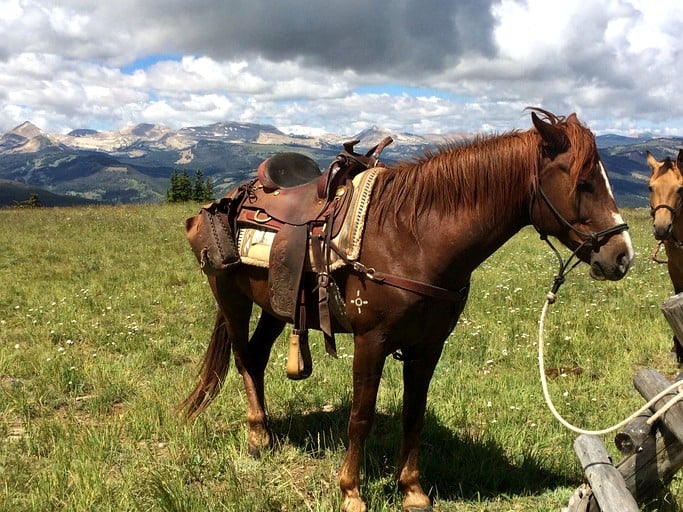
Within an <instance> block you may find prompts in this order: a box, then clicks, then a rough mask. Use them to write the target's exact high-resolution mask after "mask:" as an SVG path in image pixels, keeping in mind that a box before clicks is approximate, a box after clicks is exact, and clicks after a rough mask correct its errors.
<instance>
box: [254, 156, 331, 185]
mask: <svg viewBox="0 0 683 512" xmlns="http://www.w3.org/2000/svg"><path fill="white" fill-rule="evenodd" d="M257 175H258V179H259V181H260V182H261V184H262V185H263V186H264V188H268V189H271V190H276V189H278V188H294V187H298V186H299V185H303V184H304V183H309V182H311V181H314V180H317V179H320V176H321V175H322V173H321V172H320V169H319V168H318V164H316V163H315V160H313V159H312V158H310V157H308V156H306V155H303V154H301V153H291V152H288V153H278V154H276V155H273V156H271V157H270V158H267V159H265V160H264V161H263V163H262V164H261V165H259V167H258V170H257Z"/></svg>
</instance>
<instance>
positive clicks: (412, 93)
mask: <svg viewBox="0 0 683 512" xmlns="http://www.w3.org/2000/svg"><path fill="white" fill-rule="evenodd" d="M89 4H90V3H89ZM0 29H1V30H2V32H3V34H4V37H3V41H2V42H0V98H1V99H2V101H3V107H2V108H1V109H0V130H3V131H4V130H7V129H10V128H12V127H13V126H16V125H17V124H19V123H21V122H23V121H24V120H27V119H28V120H31V121H33V122H34V123H36V124H38V125H40V126H41V127H42V128H44V129H49V130H56V131H68V130H70V129H73V128H78V127H93V128H97V129H108V128H118V127H120V126H121V125H123V124H130V123H138V122H152V123H159V124H165V125H168V126H171V127H180V126H190V125H199V124H204V123H210V122H216V121H224V120H239V121H251V122H263V123H270V124H274V125H276V126H278V127H280V128H282V129H284V130H286V131H287V130H292V131H308V132H321V131H330V132H335V133H354V132H355V131H358V130H359V129H363V128H366V127H367V126H369V125H372V124H375V125H379V126H383V127H386V128H388V129H391V130H396V131H411V132H416V133H428V132H429V133H445V132H450V131H482V130H483V131H490V130H496V131H501V130H507V129H510V128H513V127H520V128H524V127H527V126H528V125H529V121H528V114H525V113H524V112H523V109H524V107H525V106H527V105H538V106H542V107H544V108H547V109H549V110H551V111H555V112H557V113H560V114H568V113H570V112H577V113H578V114H579V116H580V118H581V119H582V120H583V121H585V122H586V123H588V124H589V125H590V126H591V127H592V128H593V129H594V130H596V131H598V132H606V131H615V132H623V133H627V132H630V131H638V130H641V131H642V130H650V131H660V132H661V133H675V132H678V133H683V104H681V103H680V102H678V101H677V98H679V97H681V96H682V93H683V90H682V89H683V86H682V85H680V83H681V81H680V80H677V79H676V69H677V64H678V62H680V57H681V49H682V47H683V43H682V42H681V39H680V37H679V34H680V33H682V32H683V5H680V2H679V0H661V1H658V2H651V1H649V0H596V1H594V2H582V1H581V0H567V1H565V2H562V3H557V2H547V1H545V0H524V1H522V0H486V1H481V0H467V1H458V2H453V1H452V0H379V1H377V2H373V3H372V4H371V5H369V4H368V3H367V2H360V1H358V0H343V1H342V0H330V1H328V2H324V3H320V2H317V1H315V0H292V1H289V2H274V1H266V0H228V1H217V0H198V1H196V2H193V3H191V4H188V3H187V2H180V1H179V0H150V1H147V2H137V1H134V0H120V1H118V2H115V3H112V2H98V3H96V4H94V5H93V4H90V5H85V4H84V3H83V2H82V1H81V0H62V1H61V2H59V5H55V4H54V2H49V1H47V0H35V1H32V2H26V1H24V0H0Z"/></svg>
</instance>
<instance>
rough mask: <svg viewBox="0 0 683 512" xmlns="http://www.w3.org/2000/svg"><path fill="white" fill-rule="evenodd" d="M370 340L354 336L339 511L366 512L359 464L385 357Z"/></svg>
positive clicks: (373, 410)
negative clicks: (351, 379) (350, 393)
mask: <svg viewBox="0 0 683 512" xmlns="http://www.w3.org/2000/svg"><path fill="white" fill-rule="evenodd" d="M372 338H374V337H372V336H356V337H355V339H354V356H353V403H352V406H351V415H350V417H349V425H348V436H349V446H348V448H347V450H346V457H345V458H344V463H343V464H342V467H341V471H340V473H339V487H340V488H341V491H342V498H343V501H342V511H344V512H366V511H367V507H366V506H365V503H364V502H363V500H362V498H361V496H360V461H361V456H362V453H363V445H364V443H365V440H366V439H367V437H368V434H369V433H370V428H371V427H372V422H373V419H374V416H375V405H376V403H377V390H378V389H379V383H380V379H381V378H382V370H383V369H384V361H385V354H384V353H383V351H382V350H381V343H380V342H378V341H377V340H375V339H372Z"/></svg>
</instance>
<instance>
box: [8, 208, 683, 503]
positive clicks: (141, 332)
mask: <svg viewBox="0 0 683 512" xmlns="http://www.w3.org/2000/svg"><path fill="white" fill-rule="evenodd" d="M195 210H196V207H194V206H188V205H164V206H127V207H89V208H65V209H36V210H21V211H19V210H0V248H1V249H2V250H0V511H13V512H14V511H46V510H69V511H90V510H98V511H117V512H119V511H128V510H131V511H157V510H162V511H194V510H212V511H214V510H215V511H238V510H239V511H258V512H262V511H283V510H284V511H294V510H296V511H300V510H302V511H316V512H319V511H336V510H338V509H339V506H340V495H339V491H338V485H337V471H338V469H339V467H340V465H341V462H342V460H343V456H344V449H345V443H346V435H345V428H346V420H347V416H348V412H349V404H350V401H351V387H350V382H351V359H352V343H351V339H350V338H349V337H347V336H338V340H337V341H338V346H339V353H340V356H341V357H340V358H339V359H338V360H333V359H331V358H329V357H327V356H325V354H324V346H323V343H322V341H321V339H320V338H319V337H318V336H316V335H314V336H313V345H312V350H313V354H314V365H315V366H314V373H313V375H312V376H311V377H310V378H309V379H308V380H306V381H303V382H293V381H289V380H287V379H286V378H285V371H284V363H285V357H286V352H287V340H286V338H285V337H283V338H281V339H280V340H279V341H278V342H277V344H276V346H275V349H274V351H273V356H272V358H271V364H270V365H269V368H268V370H267V372H268V375H267V390H266V392H267V399H268V405H269V413H270V417H271V423H272V428H273V430H274V434H275V447H274V449H273V450H272V451H271V452H269V453H266V454H265V455H264V456H263V457H262V458H261V459H260V460H253V459H251V458H250V457H249V455H248V453H247V450H246V425H245V404H244V393H243V391H242V386H241V381H240V379H239V376H238V375H237V373H236V371H235V370H234V367H233V368H231V371H230V372H229V374H228V377H227V380H226V382H225V386H224V390H223V392H222V393H221V395H220V396H219V398H218V399H217V400H216V401H215V402H214V404H213V405H212V406H211V407H210V408H209V409H208V411H207V412H206V413H205V414H204V415H202V416H201V417H200V418H199V419H198V420H197V421H196V422H195V423H194V424H191V425H184V424H182V423H181V422H180V421H179V419H178V417H177V416H176V414H175V412H174V408H175V406H176V405H177V403H178V402H179V401H180V400H181V399H182V398H183V397H184V396H185V395H186V394H187V393H188V392H189V391H190V390H191V388H192V387H193V386H194V383H195V377H196V373H197V369H198V367H199V364H200V362H201V358H202V356H203V353H204V349H205V347H206V343H207V340H208V336H209V334H210V329H211V327H212V325H213V312H214V303H213V300H212V297H211V295H210V292H209V290H208V287H207V286H206V283H205V279H204V277H203V276H202V274H201V272H200V271H199V270H198V267H197V264H196V262H195V260H194V258H193V256H192V254H191V251H190V249H189V246H188V245H187V242H186V241H185V237H184V228H183V226H184V219H185V217H187V216H189V215H192V214H194V213H195ZM624 216H625V217H626V220H627V222H629V224H630V226H631V234H632V237H633V240H634V245H635V247H636V250H637V252H638V259H637V262H636V266H635V268H634V269H633V271H632V272H631V273H630V275H629V276H628V277H627V278H625V279H624V280H622V281H620V282H617V283H597V282H595V281H592V280H591V279H589V277H588V276H587V268H586V266H585V265H584V266H580V267H578V268H577V269H576V270H575V271H574V272H573V273H572V274H571V276H570V278H569V280H568V282H567V284H565V285H564V287H563V288H562V289H561V290H560V294H559V299H558V301H557V303H556V304H555V305H553V306H552V308H551V310H550V313H549V316H548V318H547V320H546V341H547V348H546V353H547V356H546V366H547V367H550V368H574V367H579V368H581V369H582V370H583V371H582V373H580V374H578V372H568V373H567V376H566V377H560V378H557V379H554V380H551V383H550V386H551V393H552V395H553V398H554V400H555V403H556V406H557V408H558V409H559V410H560V412H561V413H562V414H563V415H565V417H566V418H567V419H569V420H570V421H573V422H574V423H576V424H577V425H578V426H581V427H586V428H603V427H605V426H607V425H610V424H612V423H615V422H617V421H619V420H621V419H622V418H624V417H625V416H627V415H628V414H630V413H631V412H632V411H633V410H635V409H636V408H637V407H638V406H640V405H642V402H643V401H642V399H641V398H640V396H639V395H638V393H637V392H636V391H635V390H634V389H633V386H632V384H631V378H632V376H633V374H634V373H635V372H636V371H637V370H638V369H639V368H642V367H652V368H656V369H658V370H659V371H661V372H662V373H664V374H665V375H667V376H669V377H671V376H673V375H675V374H676V373H677V372H678V368H677V366H676V365H675V363H674V361H673V359H672V358H671V356H670V353H669V350H670V345H671V332H670V328H669V327H668V324H667V323H666V320H665V319H664V317H663V315H662V314H661V312H660V310H659V305H660V304H661V303H662V302H663V301H664V300H666V298H668V297H669V295H670V294H671V291H670V290H671V288H670V284H669V281H668V276H667V274H666V268H665V266H664V265H657V264H655V263H653V262H651V261H650V259H649V255H650V250H651V248H652V244H653V240H652V237H651V234H650V219H649V216H648V214H647V211H645V210H626V211H625V212H624ZM565 254H566V252H565ZM555 270H556V263H555V261H554V259H553V256H552V253H551V252H550V251H549V249H548V248H547V247H546V245H545V244H543V243H542V242H541V241H540V240H538V237H537V235H536V234H535V232H534V231H533V229H525V230H524V231H522V232H521V233H520V234H519V235H518V236H516V237H515V238H513V239H512V240H511V241H510V242H509V243H508V244H506V245H505V246H504V247H503V248H502V249H501V250H500V251H499V252H498V253H496V254H495V255H494V257H492V258H491V259H490V260H489V261H487V262H486V263H485V264H484V265H482V266H481V267H480V269H479V270H478V271H477V272H476V273H475V275H474V280H473V283H472V291H471V295H470V300H469V303H468V305H467V308H466V310H465V312H464V314H463V316H462V318H461V320H460V322H459V325H458V326H457V328H456V330H455V331H454V333H453V334H452V335H451V337H450V338H449V340H448V344H447V346H446V348H445V350H444V355H443V357H442V359H441V361H440V363H439V366H438V367H437V371H436V374H435V377H434V380H433V382H432V387H431V391H430V399H429V408H428V414H427V419H426V426H425V432H424V434H423V437H422V441H423V449H422V459H421V468H422V481H423V484H424V485H425V488H426V489H429V492H430V494H431V495H432V497H433V498H434V500H435V509H436V510H437V511H456V512H470V511H522V510H524V511H548V510H559V509H560V508H561V507H563V506H566V504H567V501H568V499H569V496H570V495H571V494H572V493H573V491H574V489H575V488H576V487H577V486H578V485H579V484H580V483H581V482H582V480H583V477H582V471H581V468H580V466H579V463H578V460H577V459H576V457H575V455H574V453H573V449H572V443H573V441H574V438H575V435H574V434H572V433H571V432H569V431H567V430H566V429H565V428H564V427H562V426H561V425H560V424H559V423H558V422H557V421H556V420H555V419H554V418H553V417H552V416H551V414H550V412H549V411H548V409H547V407H546V406H545V404H544V401H543V397H542V393H541V389H540V385H539V379H538V369H537V363H536V353H537V341H538V340H537V325H538V319H539V314H540V310H541V307H542V305H543V301H544V299H545V294H546V292H547V290H548V289H549V288H550V286H551V284H552V277H553V274H554V272H555ZM427 328H428V327H427ZM401 393H402V384H401V363H399V362H397V361H394V360H393V359H391V360H389V361H388V362H387V365H386V369H385V374H384V377H383V382H382V386H381V388H380V395H379V400H378V411H377V418H376V422H375V425H374V427H373V433H372V435H371V437H370V439H369V441H368V443H367V446H366V450H365V455H364V460H363V466H362V469H363V475H364V481H363V487H362V493H363V496H364V497H365V499H366V500H367V502H368V504H369V507H370V510H372V511H375V512H376V511H389V510H392V511H395V510H400V507H401V498H400V496H399V494H398V492H397V490H396V485H395V482H394V478H393V473H394V470H395V458H396V455H397V454H396V447H397V445H398V443H399V440H400V407H401ZM604 440H605V443H606V445H607V447H608V449H609V450H610V453H611V454H612V456H613V458H614V460H617V461H618V460H620V458H621V455H620V454H619V453H618V452H617V451H616V449H615V448H614V446H613V443H612V438H611V437H610V436H607V437H606V438H605V439H604ZM682 492H683V490H682V489H681V484H680V482H679V481H678V479H676V480H675V481H674V482H673V483H672V485H671V486H670V492H669V493H668V494H667V495H666V496H664V497H663V499H662V500H661V501H660V502H658V503H656V504H654V505H653V506H652V507H651V508H650V510H661V511H667V512H668V511H674V510H679V507H680V505H681V503H683V495H682Z"/></svg>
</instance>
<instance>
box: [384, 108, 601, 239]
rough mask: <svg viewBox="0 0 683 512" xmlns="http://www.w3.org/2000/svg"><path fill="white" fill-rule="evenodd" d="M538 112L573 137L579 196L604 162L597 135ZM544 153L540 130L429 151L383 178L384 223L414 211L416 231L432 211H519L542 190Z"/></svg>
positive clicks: (574, 174) (412, 218)
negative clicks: (486, 207) (581, 185)
mask: <svg viewBox="0 0 683 512" xmlns="http://www.w3.org/2000/svg"><path fill="white" fill-rule="evenodd" d="M533 110H534V111H536V112H537V113H540V114H541V115H542V116H543V117H544V118H545V119H546V120H547V121H549V122H550V123H551V124H553V125H555V126H557V127H560V128H561V129H562V130H563V132H564V133H565V135H566V136H567V139H568V141H569V144H570V147H571V151H572V154H573V158H572V161H571V164H570V169H569V173H570V177H571V182H572V192H573V190H574V188H575V187H576V184H577V183H578V182H579V181H580V180H582V179H584V178H586V177H587V175H588V174H589V173H591V172H593V171H594V169H595V165H594V164H596V163H597V161H598V159H599V155H598V152H597V148H596V145H595V138H594V136H593V133H592V132H591V131H590V130H589V129H588V128H586V127H585V126H583V125H582V124H581V123H579V121H578V120H577V119H576V116H574V115H571V116H569V118H563V117H558V116H555V115H554V114H551V113H549V112H547V111H544V110H541V109H533ZM543 152H544V147H543V144H542V140H541V137H540V135H539V133H538V132H537V131H536V129H535V128H534V129H531V130H528V131H517V130H515V131H511V132H507V133H503V134H497V135H490V136H483V135H478V136H476V137H475V138H474V139H473V140H470V141H466V142H449V143H447V144H444V145H442V146H439V147H438V148H437V149H436V150H427V151H425V153H424V155H422V156H420V157H417V158H415V159H413V160H408V161H404V162H399V163H398V164H396V165H394V166H392V167H391V168H389V169H387V170H386V171H385V172H383V173H380V176H379V177H378V181H377V184H376V189H375V193H374V197H375V199H374V201H375V202H376V203H375V206H376V208H377V212H378V215H379V218H380V219H381V221H386V220H387V218H394V219H395V218H396V217H395V215H396V214H397V212H399V211H401V210H404V209H406V208H409V209H410V211H411V215H410V216H409V220H408V223H409V225H410V226H411V229H414V228H415V227H416V225H417V220H418V218H419V217H420V216H421V215H422V214H423V213H425V212H426V211H430V210H435V211H438V212H440V213H441V214H442V215H444V216H447V215H452V214H455V213H456V212H457V211H458V210H459V209H460V208H468V209H475V210H476V209H477V208H478V206H480V205H482V204H484V203H488V204H490V203H494V204H500V205H503V204H508V205H513V204H515V201H514V199H520V200H521V199H522V198H528V197H529V195H530V193H532V192H533V191H534V190H535V189H536V186H537V179H538V174H539V170H540V165H541V161H542V155H543ZM511 198H512V199H513V200H511ZM484 199H485V200H484Z"/></svg>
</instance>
